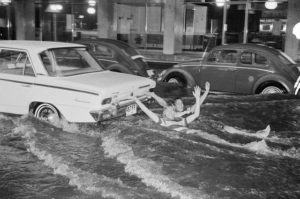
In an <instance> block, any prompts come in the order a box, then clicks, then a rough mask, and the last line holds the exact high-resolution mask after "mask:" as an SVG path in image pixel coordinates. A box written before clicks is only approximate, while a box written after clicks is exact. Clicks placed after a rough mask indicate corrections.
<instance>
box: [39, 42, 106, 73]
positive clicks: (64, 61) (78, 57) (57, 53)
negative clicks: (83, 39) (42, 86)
mask: <svg viewBox="0 0 300 199" xmlns="http://www.w3.org/2000/svg"><path fill="white" fill-rule="evenodd" d="M40 59H41V61H42V63H43V65H44V67H45V69H46V70H47V72H48V74H49V76H72V75H78V74H83V73H91V72H99V71H102V70H103V68H102V67H101V66H100V65H99V63H98V62H97V61H96V60H95V59H94V58H93V57H92V56H91V55H90V54H89V53H88V51H87V50H86V49H85V48H78V47H77V48H55V49H49V50H47V51H43V52H41V53H40Z"/></svg>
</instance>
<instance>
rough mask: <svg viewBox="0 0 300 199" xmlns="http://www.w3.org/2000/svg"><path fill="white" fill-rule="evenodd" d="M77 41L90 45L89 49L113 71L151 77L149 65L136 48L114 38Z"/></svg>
mask: <svg viewBox="0 0 300 199" xmlns="http://www.w3.org/2000/svg"><path fill="white" fill-rule="evenodd" d="M76 43H80V44H84V45H86V46H88V48H89V51H90V52H91V53H92V54H93V55H94V56H95V57H96V58H97V60H98V61H99V62H100V63H102V65H103V66H104V67H105V68H106V69H108V70H111V71H115V72H122V73H129V74H134V75H139V76H144V77H149V74H148V72H149V73H151V70H149V67H148V65H147V63H146V62H145V61H144V59H143V56H141V55H140V54H139V53H138V52H137V51H136V50H135V48H133V47H132V46H130V45H128V44H127V43H125V42H122V41H118V40H114V39H104V38H97V39H84V40H79V41H76Z"/></svg>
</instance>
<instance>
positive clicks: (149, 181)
mask: <svg viewBox="0 0 300 199" xmlns="http://www.w3.org/2000/svg"><path fill="white" fill-rule="evenodd" d="M102 140H103V142H102V147H103V148H104V151H105V152H106V155H107V156H108V157H113V158H116V159H117V160H118V161H119V162H121V163H123V164H125V171H126V172H128V173H130V174H132V175H135V176H137V177H139V178H141V179H142V182H143V183H145V184H146V185H148V186H152V187H154V188H156V189H157V190H158V191H160V192H163V193H168V194H170V195H171V196H172V197H179V198H182V199H193V198H195V199H201V198H209V197H208V196H207V195H206V194H204V193H203V192H201V191H200V190H199V189H196V188H192V187H183V186H181V185H180V184H178V183H176V182H174V181H172V179H171V178H170V177H168V176H167V175H164V174H163V172H162V165H159V164H158V163H156V162H154V161H152V160H149V159H146V158H140V157H137V156H135V155H134V152H133V150H132V148H131V147H130V146H128V145H127V144H126V143H125V142H123V141H121V140H119V139H118V138H117V133H110V134H107V135H104V136H103V137H102Z"/></svg>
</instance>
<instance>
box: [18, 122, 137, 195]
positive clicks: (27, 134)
mask: <svg viewBox="0 0 300 199" xmlns="http://www.w3.org/2000/svg"><path fill="white" fill-rule="evenodd" d="M13 131H14V132H15V133H20V132H22V133H23V137H24V138H26V140H27V141H26V144H27V146H28V152H31V153H32V154H34V155H35V156H37V157H38V159H40V160H42V161H44V164H45V165H46V166H48V167H50V168H52V169H53V173H54V174H59V175H63V176H66V177H67V178H68V179H69V184H70V185H71V186H76V187H77V188H78V189H79V190H80V191H82V192H84V193H87V194H95V193H100V194H101V196H102V197H105V198H106V197H108V198H114V199H131V198H134V197H135V195H136V194H135V190H133V188H131V187H128V186H126V185H125V184H123V183H122V181H121V180H120V179H113V178H109V177H106V176H104V175H98V174H96V173H90V172H88V171H84V170H81V169H80V168H76V167H74V166H72V165H70V164H69V163H68V162H67V161H66V160H64V158H63V157H60V156H57V155H54V154H51V153H49V152H47V151H46V150H42V149H40V148H39V146H38V144H37V143H36V140H35V139H34V138H35V136H34V135H35V134H36V133H37V132H36V130H35V129H34V128H33V127H31V126H29V125H21V124H20V125H19V126H18V127H16V128H15V129H14V130H13Z"/></svg>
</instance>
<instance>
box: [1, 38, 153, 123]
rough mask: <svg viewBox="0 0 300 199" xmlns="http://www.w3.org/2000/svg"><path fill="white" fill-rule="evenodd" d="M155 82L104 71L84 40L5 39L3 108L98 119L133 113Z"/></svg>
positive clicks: (71, 119) (37, 114)
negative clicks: (74, 42) (132, 97)
mask: <svg viewBox="0 0 300 199" xmlns="http://www.w3.org/2000/svg"><path fill="white" fill-rule="evenodd" d="M155 85H156V83H155V82H154V81H153V80H151V79H149V78H145V77H139V76H136V75H130V74H123V73H116V72H112V71H108V70H104V69H103V68H102V67H101V66H100V65H99V64H98V62H97V60H96V59H95V58H94V57H93V56H91V55H90V53H89V52H88V51H87V49H86V47H85V46H84V45H80V44H71V43H60V42H41V41H0V90H1V94H0V112H5V113H12V114H27V113H29V112H31V113H33V115H34V116H35V117H37V118H40V119H43V120H47V121H50V122H51V121H52V119H57V118H64V119H65V120H67V121H69V122H98V121H102V120H105V119H109V118H112V117H115V116H118V115H121V114H125V113H126V114H134V113H135V111H136V105H135V103H134V102H133V100H132V99H131V95H133V94H134V95H136V96H137V97H138V98H140V99H141V100H147V98H148V97H147V96H146V95H145V93H146V92H149V90H151V89H153V88H154V87H155Z"/></svg>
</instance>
